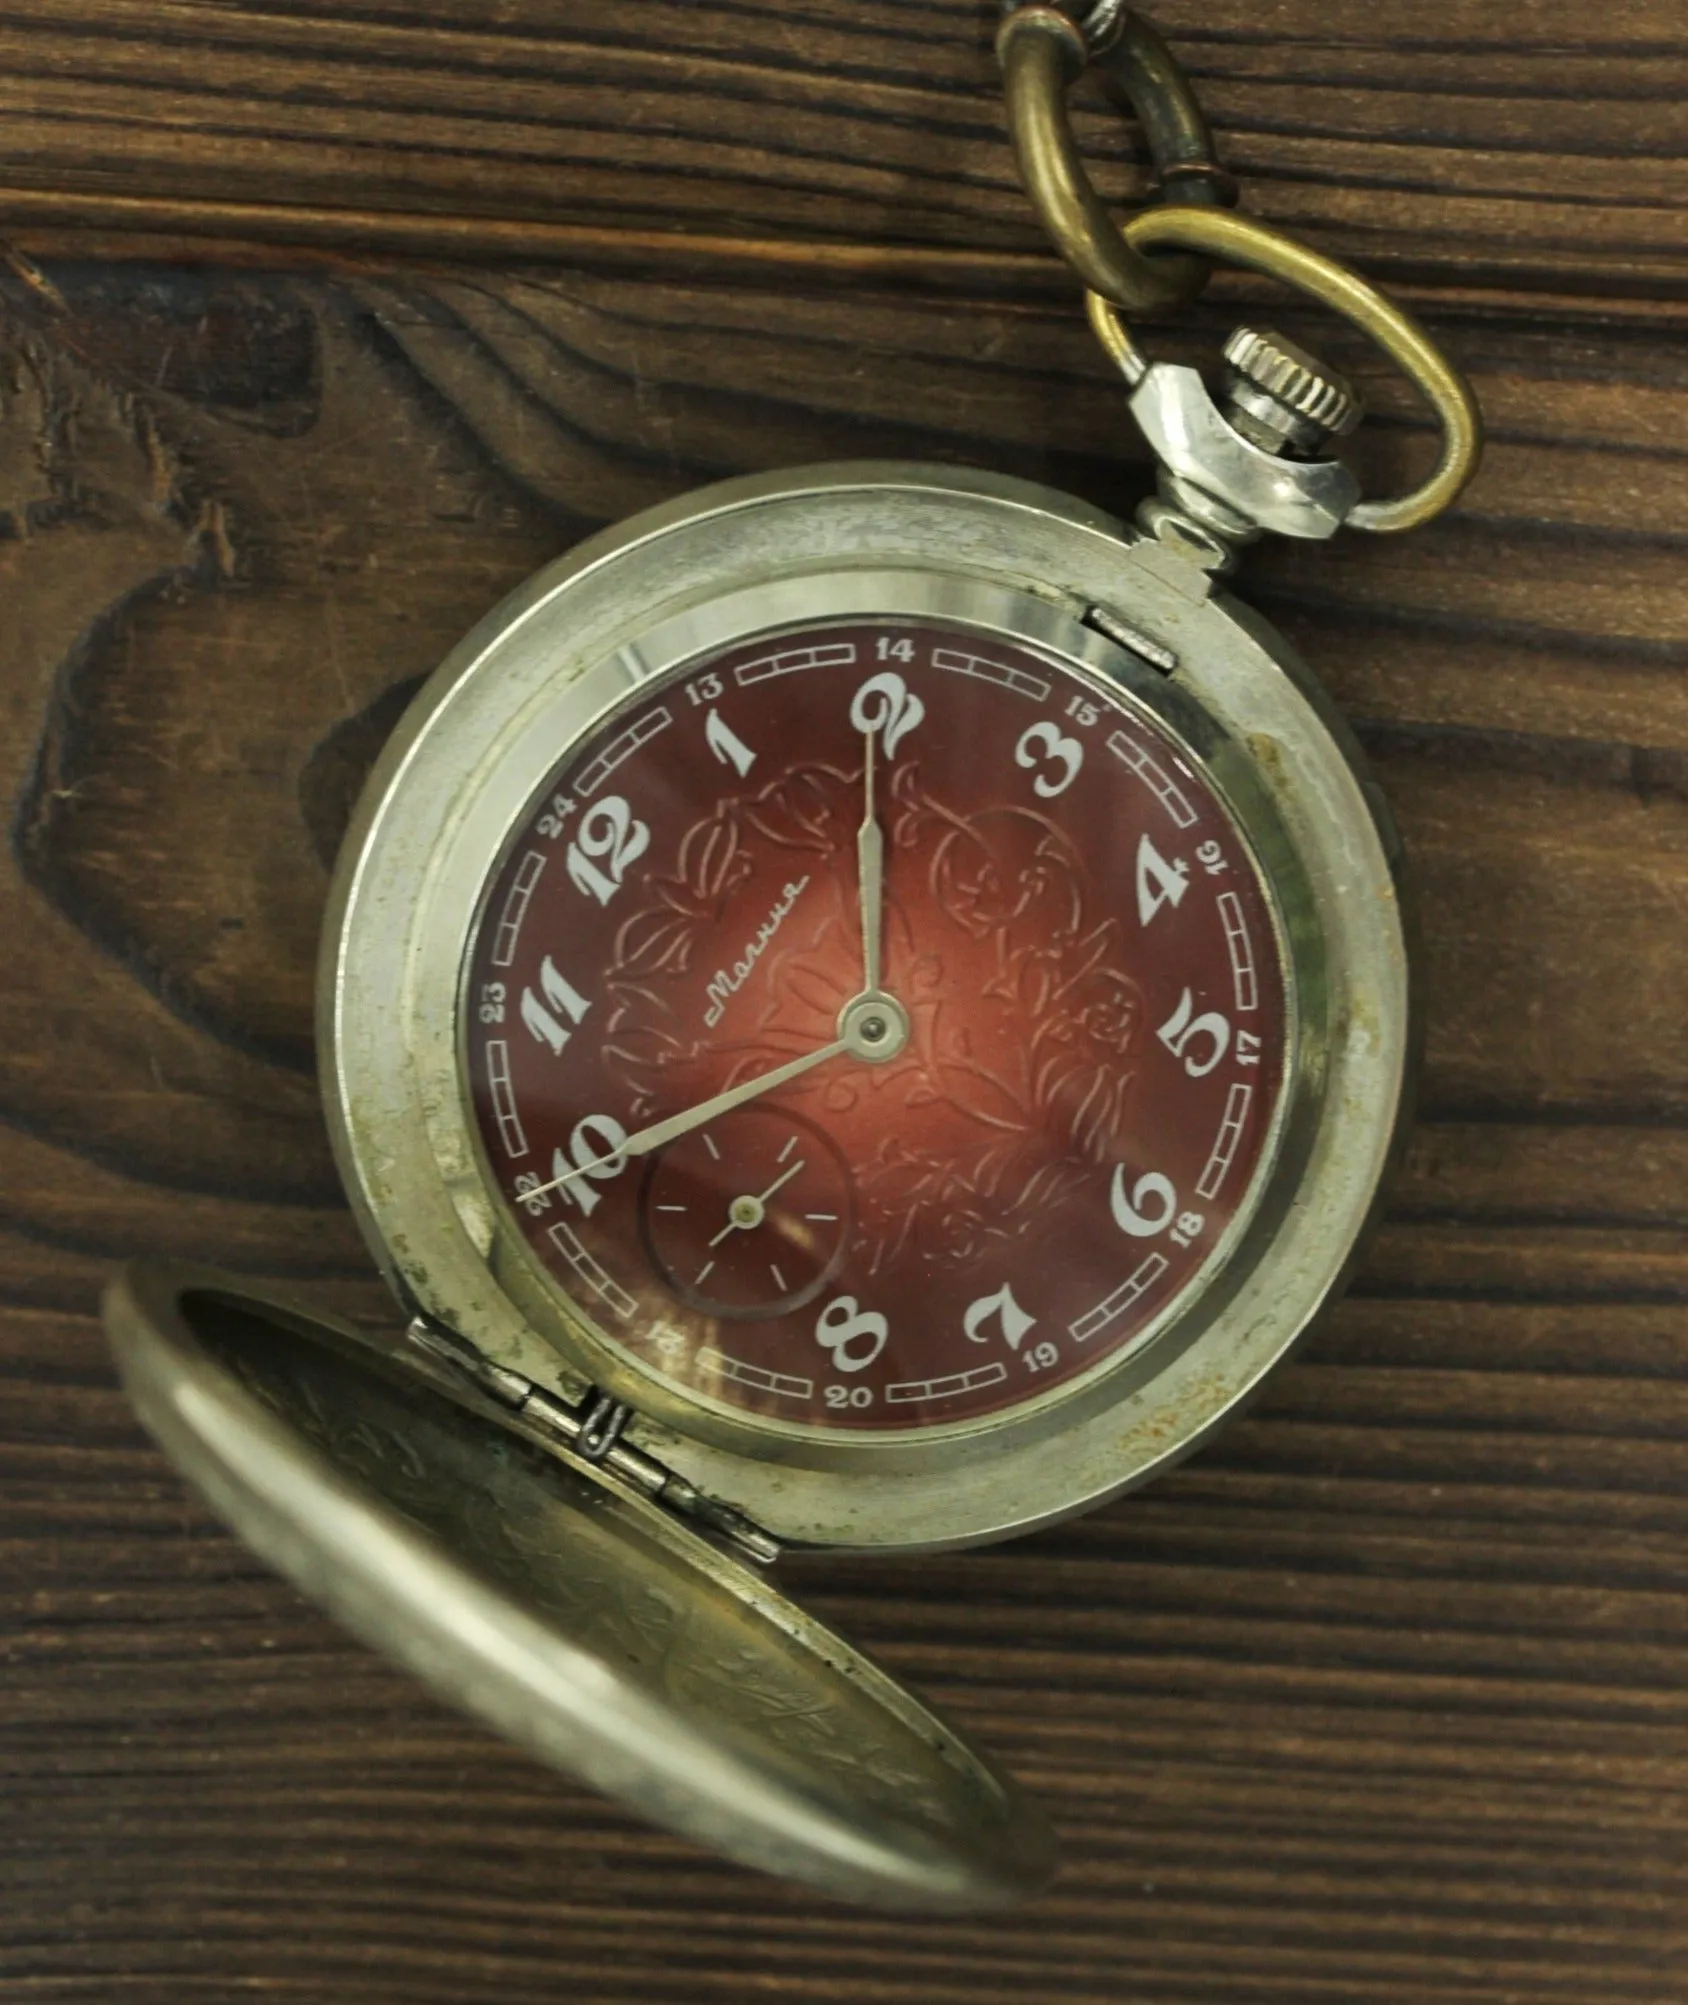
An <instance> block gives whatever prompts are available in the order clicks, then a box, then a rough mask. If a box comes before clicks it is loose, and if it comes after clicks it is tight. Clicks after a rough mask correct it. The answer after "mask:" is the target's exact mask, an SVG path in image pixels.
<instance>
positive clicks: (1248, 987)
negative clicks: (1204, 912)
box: [1219, 891, 1260, 1010]
mask: <svg viewBox="0 0 1688 2005" xmlns="http://www.w3.org/2000/svg"><path fill="white" fill-rule="evenodd" d="M1219 920H1220V924H1221V925H1222V926H1223V927H1224V928H1225V944H1226V946H1227V947H1229V948H1230V950H1231V981H1232V984H1233V985H1234V987H1235V989H1236V992H1237V1008H1238V1009H1239V1010H1250V1009H1258V1008H1259V1007H1260V989H1259V985H1258V984H1257V983H1256V981H1255V979H1254V942H1253V941H1252V940H1251V939H1250V938H1249V937H1248V921H1247V920H1246V919H1245V918H1244V917H1243V902H1242V900H1241V899H1240V898H1239V897H1238V896H1237V894H1236V893H1235V892H1234V891H1221V892H1220V894H1219Z"/></svg>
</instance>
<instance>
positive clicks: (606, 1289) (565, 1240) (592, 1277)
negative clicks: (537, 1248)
mask: <svg viewBox="0 0 1688 2005" xmlns="http://www.w3.org/2000/svg"><path fill="white" fill-rule="evenodd" d="M550 1239H551V1244H552V1245H553V1246H554V1247H556V1249H557V1251H558V1252H559V1253H560V1254H561V1255H562V1256H563V1258H564V1259H565V1260H566V1261H567V1262H568V1264H569V1265H570V1266H571V1267H572V1268H573V1269H574V1271H575V1272H576V1273H577V1274H578V1275H579V1276H580V1278H581V1280H582V1281H584V1282H585V1283H586V1285H587V1287H588V1288H590V1289H591V1290H592V1292H593V1293H594V1294H595V1295H599V1296H601V1297H602V1298H603V1299H604V1300H605V1301H606V1302H608V1304H609V1305H610V1307H611V1308H612V1309H613V1310H614V1311H615V1312H616V1314H617V1315H618V1316H620V1317H621V1319H622V1320H623V1322H625V1321H626V1320H627V1318H628V1317H629V1316H631V1315H632V1313H633V1311H634V1310H635V1309H636V1308H637V1307H638V1304H637V1303H636V1302H635V1301H634V1299H633V1297H632V1296H631V1295H629V1294H628V1292H627V1290H626V1289H625V1288H623V1287H622V1286H621V1284H620V1282H618V1281H617V1280H616V1279H615V1278H614V1277H613V1276H612V1275H610V1274H607V1273H606V1272H605V1271H604V1269H603V1268H602V1267H600V1266H599V1265H598V1263H597V1261H596V1260H594V1259H593V1258H592V1256H591V1254H590V1253H588V1252H587V1250H586V1248H585V1247H584V1246H582V1245H581V1243H580V1241H579V1240H578V1239H577V1238H576V1237H575V1236H574V1234H573V1233H572V1232H571V1231H570V1230H569V1228H568V1227H567V1226H566V1225H554V1226H552V1228H551V1232H550Z"/></svg>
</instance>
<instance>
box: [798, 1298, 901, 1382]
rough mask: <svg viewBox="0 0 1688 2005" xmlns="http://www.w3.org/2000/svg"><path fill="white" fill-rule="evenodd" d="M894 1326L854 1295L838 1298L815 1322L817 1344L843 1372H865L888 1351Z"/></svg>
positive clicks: (828, 1304)
mask: <svg viewBox="0 0 1688 2005" xmlns="http://www.w3.org/2000/svg"><path fill="white" fill-rule="evenodd" d="M890 1334H891V1325H890V1324H889V1323H888V1322H886V1320H885V1318H884V1317H883V1316H881V1315H879V1314H878V1313H877V1312H876V1311H874V1310H872V1309H867V1310H864V1309H863V1308H862V1306H861V1304H860V1303H859V1302H858V1301H857V1300H856V1298H855V1296H854V1295H835V1296H834V1297H833V1299H832V1300H831V1301H830V1302H828V1303H827V1305H826V1307H825V1308H824V1309H823V1310H822V1311H821V1312H820V1315H819V1316H818V1317H817V1318H816V1321H815V1342H816V1343H817V1344H819V1345H820V1346H821V1347H822V1349H824V1350H829V1351H831V1353H832V1362H833V1363H834V1364H835V1365H836V1366H837V1367H838V1369H839V1370H840V1371H866V1370H867V1368H868V1366H869V1365H870V1364H872V1363H873V1361H874V1359H875V1358H877V1357H878V1355H879V1353H880V1352H881V1351H882V1350H883V1349H884V1348H885V1340H886V1339H887V1338H888V1337H889V1336H890Z"/></svg>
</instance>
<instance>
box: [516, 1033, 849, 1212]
mask: <svg viewBox="0 0 1688 2005" xmlns="http://www.w3.org/2000/svg"><path fill="white" fill-rule="evenodd" d="M853 1048H854V1046H853V1043H852V1040H851V1039H850V1038H847V1037H835V1038H834V1039H833V1040H832V1042H831V1043H830V1044H823V1045H822V1046H821V1048H820V1049H819V1050H818V1051H809V1052H805V1053H804V1055H803V1056H802V1057H801V1058H793V1059H792V1060H791V1061H790V1062H789V1063H788V1064H785V1065H776V1066H775V1067H774V1069H773V1071H772V1072H763V1073H759V1074H758V1075H757V1077H756V1078H754V1079H746V1080H745V1081H743V1082H742V1084H740V1085H738V1086H729V1087H728V1088H727V1090H726V1092H725V1093H717V1094H716V1095H715V1096H714V1098H713V1099H710V1100H705V1101H702V1102H701V1103H700V1104H699V1105H698V1106H696V1107H688V1108H687V1109H686V1111H685V1112H684V1113H683V1114H670V1115H669V1117H668V1118H667V1120H666V1121H658V1122H656V1123H654V1124H653V1125H652V1126H651V1127H649V1128H641V1129H640V1130H639V1132H638V1133H637V1134H636V1135H629V1136H628V1137H627V1140H626V1141H625V1142H623V1143H622V1145H621V1146H620V1148H618V1149H610V1150H609V1151H608V1152H607V1153H606V1154H604V1155H601V1156H594V1157H593V1158H592V1159H591V1161H590V1162H585V1163H576V1164H575V1166H574V1168H573V1169H570V1170H565V1171H564V1172H563V1174H562V1175H561V1176H560V1177H553V1178H552V1179H551V1181H550V1182H549V1183H545V1184H540V1185H538V1186H537V1187H536V1188H535V1189H533V1190H530V1191H524V1192H523V1194H522V1198H523V1202H524V1203H528V1204H531V1203H532V1201H533V1200H534V1199H535V1198H536V1197H544V1196H545V1195H546V1194H547V1193H548V1192H550V1191H554V1190H560V1189H561V1188H562V1187H563V1185H564V1184H567V1183H573V1182H574V1180H575V1178H576V1177H586V1176H590V1175H591V1174H592V1172H593V1171H594V1170H601V1169H603V1168H604V1166H605V1165H606V1164H607V1163H615V1162H620V1161H621V1160H622V1159H623V1158H624V1157H626V1156H648V1155H649V1154H650V1152H651V1151H652V1150H653V1149H660V1148H664V1147H666V1146H667V1144H668V1143H670V1142H673V1141H678V1139H679V1138H680V1136H682V1135H689V1134H690V1133H691V1131H692V1130H693V1129H694V1128H701V1127H702V1126H703V1125H704V1123H705V1122H706V1121H713V1120H714V1119H715V1118H716V1116H717V1115H719V1114H729V1113H731V1112H732V1110H733V1109H734V1108H735V1107H742V1106H743V1105H744V1104H745V1102H746V1101H747V1100H754V1099H757V1098H758V1097H759V1096H760V1095H761V1094H763V1093H772V1092H773V1091H774V1089H775V1088H776V1087H779V1086H783V1085H785V1083H786V1082H787V1080H790V1079H797V1078H799V1077H801V1075H802V1074H803V1073H805V1072H808V1071H811V1070H812V1069H813V1068H814V1067H815V1066H817V1065H824V1064H825V1063H826V1061H827V1060H828V1059H829V1058H836V1057H838V1056H839V1054H840V1053H841V1052H845V1051H849V1050H852V1049H853Z"/></svg>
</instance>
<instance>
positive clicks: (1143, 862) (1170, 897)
mask: <svg viewBox="0 0 1688 2005" xmlns="http://www.w3.org/2000/svg"><path fill="white" fill-rule="evenodd" d="M1189 888H1190V866H1189V865H1188V864H1187V863H1186V862H1184V860H1183V859H1182V858H1180V859H1179V860H1178V861H1177V862H1176V863H1168V862H1167V860H1166V858H1165V857H1164V856H1162V855H1161V853H1160V851H1159V850H1158V849H1156V847H1155V846H1154V844H1153V843H1152V842H1151V841H1150V840H1149V838H1148V837H1147V836H1143V837H1142V838H1141V839H1140V840H1139V841H1138V844H1137V916H1138V918H1139V919H1141V920H1142V922H1143V924H1144V925H1145V926H1146V925H1148V923H1149V921H1150V920H1151V919H1152V918H1153V917H1154V916H1155V914H1156V913H1157V912H1158V911H1159V910H1160V909H1161V907H1162V906H1163V905H1170V906H1172V907H1173V908H1174V909H1175V910H1176V908H1177V907H1178V906H1179V905H1181V904H1182V903H1183V900H1184V893H1185V892H1186V891H1188V890H1189Z"/></svg>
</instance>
